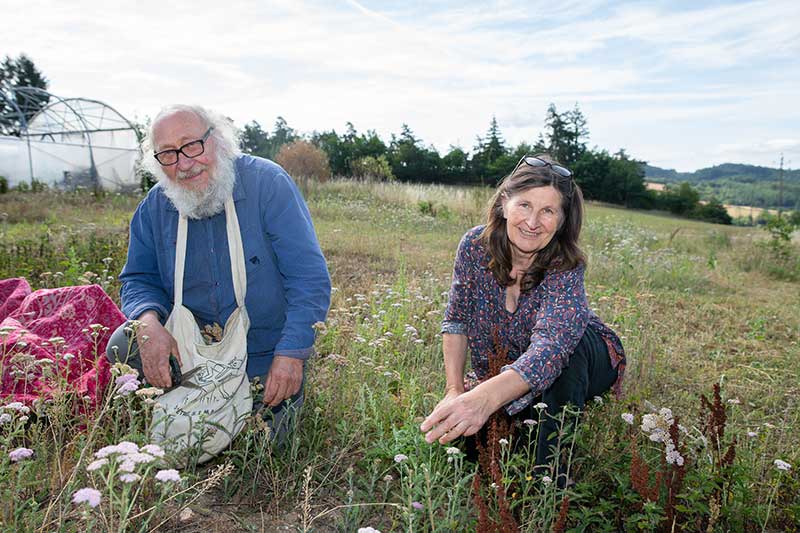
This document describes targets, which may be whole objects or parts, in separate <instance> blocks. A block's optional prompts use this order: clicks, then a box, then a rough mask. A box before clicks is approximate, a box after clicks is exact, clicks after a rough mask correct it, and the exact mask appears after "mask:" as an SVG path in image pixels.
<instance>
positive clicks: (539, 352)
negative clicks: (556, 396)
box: [502, 266, 590, 415]
mask: <svg viewBox="0 0 800 533" xmlns="http://www.w3.org/2000/svg"><path fill="white" fill-rule="evenodd" d="M583 275H584V267H583V266H579V267H577V268H575V269H573V270H568V271H562V272H548V273H547V275H546V276H545V279H544V280H543V281H542V284H543V287H541V288H542V289H544V294H543V297H542V305H541V307H540V308H539V311H538V313H537V315H536V323H535V325H534V328H533V332H532V334H531V342H530V345H529V346H528V349H527V350H525V352H524V353H522V355H520V356H519V358H518V359H517V360H516V361H514V362H513V363H511V364H510V365H506V366H504V367H503V368H502V371H507V370H513V371H515V372H517V373H518V374H519V375H520V376H521V377H522V379H524V380H525V382H526V383H527V384H528V386H529V387H530V392H528V393H527V394H525V395H524V396H522V397H520V398H518V399H517V400H514V401H513V402H511V403H509V404H508V405H507V406H506V411H507V412H508V414H510V415H514V414H516V413H518V412H519V411H521V410H522V409H524V408H525V407H527V406H528V405H529V404H530V403H531V401H532V400H533V399H534V398H535V397H536V396H538V395H539V394H541V393H542V392H543V391H545V390H547V389H548V388H549V387H550V385H552V384H553V382H554V381H555V380H556V379H557V378H558V376H559V375H561V371H562V369H563V368H564V367H565V366H566V364H567V363H568V362H569V358H570V356H571V355H572V352H574V351H575V348H576V347H577V346H578V343H579V342H580V340H581V337H582V336H583V334H584V332H585V331H586V326H587V325H588V323H589V314H590V312H589V305H588V302H587V300H586V291H585V289H584V284H583Z"/></svg>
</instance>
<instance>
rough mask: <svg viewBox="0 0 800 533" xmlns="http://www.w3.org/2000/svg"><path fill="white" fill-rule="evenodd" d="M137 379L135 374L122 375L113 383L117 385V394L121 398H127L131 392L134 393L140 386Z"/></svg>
mask: <svg viewBox="0 0 800 533" xmlns="http://www.w3.org/2000/svg"><path fill="white" fill-rule="evenodd" d="M137 377H138V376H137V375H136V374H122V375H121V376H120V377H118V378H117V380H116V382H115V383H116V385H117V392H118V393H119V394H120V395H121V396H127V395H128V394H130V393H132V392H136V389H138V388H139V385H141V384H142V383H141V382H140V381H139V380H138V379H137Z"/></svg>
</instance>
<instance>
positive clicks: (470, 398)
mask: <svg viewBox="0 0 800 533" xmlns="http://www.w3.org/2000/svg"><path fill="white" fill-rule="evenodd" d="M490 404H491V402H489V401H488V398H486V397H485V395H484V394H483V393H482V392H481V391H479V390H478V389H473V390H471V391H469V392H465V393H459V392H457V391H448V393H447V394H446V395H445V397H444V399H442V401H441V402H439V404H438V405H437V406H436V408H435V409H434V410H433V412H432V413H431V414H430V415H428V418H426V419H425V420H424V421H423V422H422V425H421V426H420V430H422V431H423V432H424V433H425V440H426V441H427V442H428V443H432V442H434V441H435V440H438V441H439V443H440V444H446V443H448V442H450V441H452V440H455V439H456V438H458V437H460V436H462V435H465V436H468V435H474V434H475V433H477V432H478V430H479V429H481V428H482V427H483V425H484V424H485V423H486V421H487V420H488V419H489V416H490V415H491V414H492V412H493V409H492V406H491V405H490Z"/></svg>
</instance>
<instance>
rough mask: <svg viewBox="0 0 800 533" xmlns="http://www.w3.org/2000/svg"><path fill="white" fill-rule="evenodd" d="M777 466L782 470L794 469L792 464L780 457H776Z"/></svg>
mask: <svg viewBox="0 0 800 533" xmlns="http://www.w3.org/2000/svg"><path fill="white" fill-rule="evenodd" d="M775 468H777V469H778V470H782V471H784V472H788V471H789V470H791V469H792V465H790V464H789V463H787V462H786V461H781V460H780V459H775Z"/></svg>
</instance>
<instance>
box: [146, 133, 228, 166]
mask: <svg viewBox="0 0 800 533" xmlns="http://www.w3.org/2000/svg"><path fill="white" fill-rule="evenodd" d="M213 129H214V127H213V126H212V127H210V128H208V130H206V132H205V133H204V134H203V136H202V137H201V138H199V139H197V140H196V141H192V142H188V143H186V144H184V145H183V146H181V147H180V148H178V149H170V150H162V151H160V152H158V153H156V154H153V157H155V158H156V161H158V162H159V163H161V164H162V165H163V166H165V167H169V166H172V165H175V164H177V163H178V154H183V155H184V157H188V158H189V159H194V158H195V157H197V156H199V155H202V154H203V152H205V150H206V139H208V136H209V135H210V134H211V130H213Z"/></svg>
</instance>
